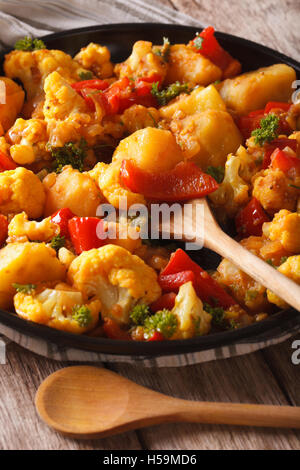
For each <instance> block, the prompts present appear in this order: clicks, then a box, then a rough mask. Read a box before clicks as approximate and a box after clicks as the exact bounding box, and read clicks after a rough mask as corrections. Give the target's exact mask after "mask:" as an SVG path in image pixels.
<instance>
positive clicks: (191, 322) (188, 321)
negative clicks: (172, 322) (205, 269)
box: [172, 282, 212, 339]
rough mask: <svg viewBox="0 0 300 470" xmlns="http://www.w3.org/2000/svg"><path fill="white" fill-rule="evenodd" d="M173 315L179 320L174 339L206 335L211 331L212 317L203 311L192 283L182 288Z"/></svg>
mask: <svg viewBox="0 0 300 470" xmlns="http://www.w3.org/2000/svg"><path fill="white" fill-rule="evenodd" d="M172 313H173V314H174V315H176V317H177V319H178V329H177V331H176V333H175V336H174V337H173V339H175V338H176V339H180V338H183V339H186V338H192V337H193V336H195V335H206V334H207V333H208V332H209V331H210V328H211V320H212V316H211V315H210V314H209V313H207V312H205V310H204V309H203V304H202V302H201V300H200V299H199V297H197V294H196V292H195V289H194V287H193V284H192V282H187V283H186V284H183V285H182V286H181V287H180V289H179V292H178V294H177V296H176V299H175V305H174V307H173V309H172Z"/></svg>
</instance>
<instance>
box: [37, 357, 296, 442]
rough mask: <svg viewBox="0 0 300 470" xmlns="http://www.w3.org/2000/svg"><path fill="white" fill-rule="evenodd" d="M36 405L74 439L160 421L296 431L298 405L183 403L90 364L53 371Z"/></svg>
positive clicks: (130, 428)
mask: <svg viewBox="0 0 300 470" xmlns="http://www.w3.org/2000/svg"><path fill="white" fill-rule="evenodd" d="M35 402H36V408H37V411H38V413H39V415H40V417H41V418H42V419H43V420H44V421H45V422H46V423H47V424H48V425H49V426H51V427H52V428H54V429H55V430H56V431H59V432H61V433H63V434H65V435H67V436H70V437H73V438H75V439H83V438H84V439H96V438H101V437H105V436H110V435H113V434H118V433H121V432H125V431H129V430H132V429H138V428H142V427H145V426H152V425H154V424H159V423H163V422H190V423H212V424H231V425H241V426H264V427H283V428H300V407H292V406H274V405H251V404H241V403H210V402H195V401H188V400H181V399H178V398H172V397H169V396H167V395H163V394H161V393H158V392H155V391H153V390H150V389H148V388H145V387H142V386H141V385H138V384H136V383H134V382H132V381H131V380H128V379H126V378H124V377H122V376H120V375H118V374H116V373H114V372H111V371H109V370H107V369H101V368H97V367H92V366H73V367H67V368H65V369H61V370H59V371H57V372H54V374H52V375H50V376H49V377H48V378H47V379H46V380H45V381H44V382H43V383H42V384H41V385H40V387H39V389H38V391H37V394H36V401H35Z"/></svg>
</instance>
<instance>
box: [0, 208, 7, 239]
mask: <svg viewBox="0 0 300 470" xmlns="http://www.w3.org/2000/svg"><path fill="white" fill-rule="evenodd" d="M7 236H8V220H7V217H5V215H3V214H0V246H1V245H3V243H4V242H5V240H6V238H7Z"/></svg>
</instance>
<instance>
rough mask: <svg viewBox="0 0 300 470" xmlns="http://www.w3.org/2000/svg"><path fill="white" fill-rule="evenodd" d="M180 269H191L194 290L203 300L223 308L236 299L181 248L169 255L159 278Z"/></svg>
mask: <svg viewBox="0 0 300 470" xmlns="http://www.w3.org/2000/svg"><path fill="white" fill-rule="evenodd" d="M181 271H193V273H194V275H195V290H196V292H197V295H198V296H199V297H200V299H201V300H202V301H203V302H208V303H210V304H211V305H213V306H215V305H216V303H217V304H218V305H219V306H221V307H224V308H227V307H230V306H231V305H235V304H236V301H235V300H234V299H233V298H232V297H231V296H230V295H229V294H227V292H226V291H225V290H224V289H223V288H222V287H221V286H220V284H219V283H218V282H217V281H215V280H214V279H213V278H212V277H211V276H210V275H209V274H208V273H207V272H206V271H204V269H202V268H201V266H199V265H198V264H197V263H195V262H194V261H193V260H192V259H191V258H190V257H189V256H188V255H187V254H186V253H185V252H184V251H183V250H181V249H178V250H176V251H175V253H173V254H172V255H171V258H170V261H169V263H168V264H167V266H166V267H165V269H163V271H162V272H161V273H160V275H159V278H160V277H161V276H162V277H163V276H167V275H170V274H176V273H179V272H181Z"/></svg>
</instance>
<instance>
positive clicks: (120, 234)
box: [103, 220, 142, 253]
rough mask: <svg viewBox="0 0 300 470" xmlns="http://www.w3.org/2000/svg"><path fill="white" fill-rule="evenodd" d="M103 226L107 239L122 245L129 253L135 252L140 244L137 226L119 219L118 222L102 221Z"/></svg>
mask: <svg viewBox="0 0 300 470" xmlns="http://www.w3.org/2000/svg"><path fill="white" fill-rule="evenodd" d="M103 228H104V231H105V232H108V241H109V243H112V244H114V245H118V246H122V247H123V248H125V249H126V250H128V251H130V253H133V252H135V251H136V250H138V249H139V247H140V246H141V244H142V242H141V238H140V234H139V232H140V230H139V227H136V226H134V225H133V224H129V223H127V222H125V220H121V221H120V222H113V221H110V222H108V221H103Z"/></svg>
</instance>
